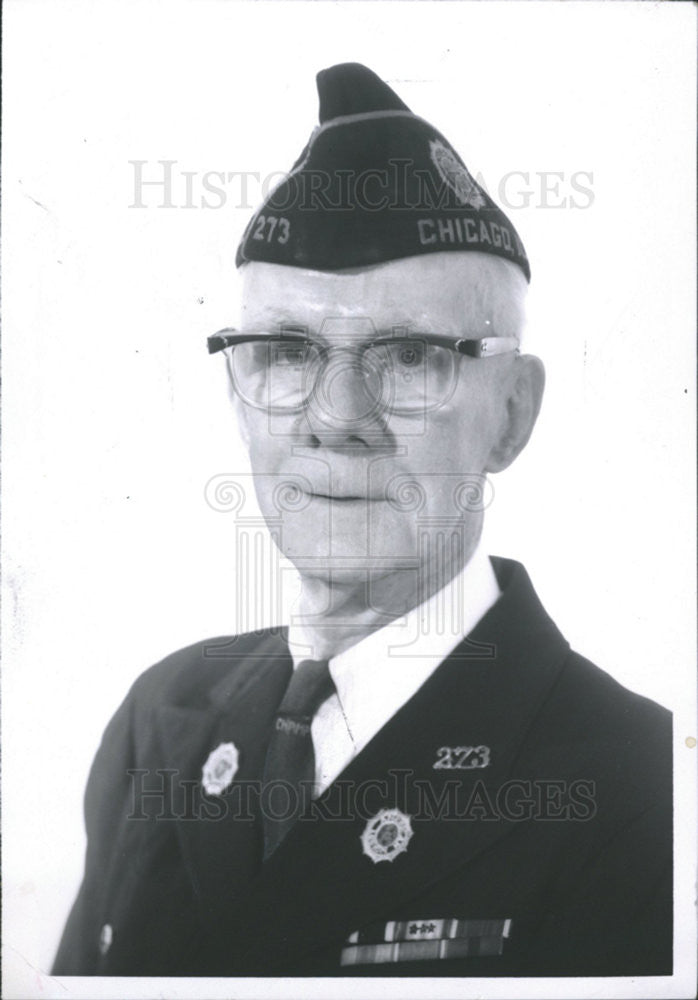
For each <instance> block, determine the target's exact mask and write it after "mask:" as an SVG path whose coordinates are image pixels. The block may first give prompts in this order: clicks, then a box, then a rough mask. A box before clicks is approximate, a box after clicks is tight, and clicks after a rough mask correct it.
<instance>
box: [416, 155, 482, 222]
mask: <svg viewBox="0 0 698 1000" xmlns="http://www.w3.org/2000/svg"><path fill="white" fill-rule="evenodd" d="M429 151H430V152H431V158H432V161H433V163H434V166H435V167H436V169H437V170H438V172H439V175H440V177H441V179H442V180H443V181H445V182H446V184H448V186H449V187H450V188H451V190H452V191H455V194H456V198H457V199H458V201H459V202H460V203H461V205H470V206H472V208H483V207H484V206H485V205H486V204H487V202H486V201H485V199H484V198H483V197H482V193H481V192H480V191H479V190H478V187H477V185H476V183H475V181H474V180H473V179H472V177H471V176H470V174H469V173H468V171H467V169H466V168H465V167H464V166H463V164H462V163H461V162H460V160H459V159H458V158H457V157H456V155H455V153H454V152H453V150H451V149H449V148H448V146H445V145H444V144H443V142H439V141H438V140H437V141H436V142H430V143H429Z"/></svg>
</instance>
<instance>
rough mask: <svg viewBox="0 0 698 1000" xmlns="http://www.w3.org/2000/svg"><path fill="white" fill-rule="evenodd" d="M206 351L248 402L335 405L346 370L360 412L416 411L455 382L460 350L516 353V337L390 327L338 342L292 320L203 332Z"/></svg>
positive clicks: (441, 397)
mask: <svg viewBox="0 0 698 1000" xmlns="http://www.w3.org/2000/svg"><path fill="white" fill-rule="evenodd" d="M208 351H209V354H216V353H218V352H219V351H225V352H226V356H227V361H228V369H229V372H230V377H231V379H232V382H233V385H234V387H235V390H236V392H237V393H238V395H239V396H240V397H241V399H242V400H243V401H244V402H245V403H248V404H249V405H250V406H253V407H256V408H257V409H262V410H268V411H271V412H277V413H287V412H292V411H295V410H300V409H303V408H304V407H306V406H307V405H309V404H310V403H314V404H316V405H319V406H320V407H323V408H327V407H329V408H330V410H334V411H336V410H337V398H338V397H337V390H338V386H339V385H341V384H342V382H343V380H345V379H346V378H347V377H350V378H352V379H353V380H354V382H353V384H354V385H355V386H356V387H358V388H357V389H356V390H355V391H356V393H357V394H359V395H361V396H363V399H364V404H365V413H362V414H361V416H362V419H365V418H366V416H367V415H368V414H369V412H374V411H375V410H378V409H380V410H389V411H390V412H393V413H415V412H422V413H423V412H424V411H425V410H431V409H435V408H437V407H439V406H442V405H443V404H444V403H445V402H446V401H447V400H448V399H449V398H450V396H451V394H452V393H453V390H454V389H455V386H456V382H457V378H458V366H459V365H460V363H461V362H462V360H463V358H464V357H467V358H470V359H481V358H489V357H494V356H496V355H501V354H511V353H514V352H516V353H518V340H517V338H516V337H481V338H476V339H460V340H453V339H452V338H450V337H445V336H440V335H438V334H433V333H426V334H425V333H414V334H413V333H407V332H406V331H405V329H404V328H397V329H396V331H395V333H394V335H393V336H380V337H377V338H374V339H371V340H368V341H364V342H363V343H360V344H351V345H349V346H341V347H338V346H334V345H327V344H324V343H321V342H319V341H316V340H312V339H310V338H309V337H308V336H307V335H306V334H305V333H304V332H302V331H300V330H299V329H298V328H282V330H281V331H280V332H279V333H270V332H259V333H240V332H238V331H237V330H233V329H231V328H226V329H224V330H219V331H218V333H215V334H213V336H211V337H209V338H208ZM359 409H361V404H359ZM354 412H355V410H354Z"/></svg>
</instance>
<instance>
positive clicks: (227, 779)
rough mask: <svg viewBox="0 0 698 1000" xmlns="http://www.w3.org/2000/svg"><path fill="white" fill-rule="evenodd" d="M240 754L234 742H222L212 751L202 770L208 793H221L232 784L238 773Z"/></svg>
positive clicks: (202, 780) (202, 778)
mask: <svg viewBox="0 0 698 1000" xmlns="http://www.w3.org/2000/svg"><path fill="white" fill-rule="evenodd" d="M239 756H240V755H239V754H238V750H237V747H236V746H235V744H234V743H221V744H220V746H217V747H216V749H215V750H212V751H211V753H210V754H209V755H208V758H207V760H206V763H205V764H204V766H203V770H202V772H201V783H202V784H203V786H204V791H205V792H206V794H207V795H220V794H221V792H224V791H225V790H226V788H228V787H229V786H230V784H231V782H232V780H233V778H234V777H235V775H236V773H237V769H238V759H239Z"/></svg>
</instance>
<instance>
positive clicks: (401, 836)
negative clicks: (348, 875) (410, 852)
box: [361, 809, 413, 864]
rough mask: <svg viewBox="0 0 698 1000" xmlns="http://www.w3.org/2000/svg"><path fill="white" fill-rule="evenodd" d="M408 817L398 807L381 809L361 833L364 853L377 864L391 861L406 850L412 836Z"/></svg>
mask: <svg viewBox="0 0 698 1000" xmlns="http://www.w3.org/2000/svg"><path fill="white" fill-rule="evenodd" d="M412 833H413V830H412V824H411V822H410V817H409V816H406V815H405V813H403V812H401V811H400V810H399V809H381V811H380V812H379V813H376V815H375V816H374V817H373V819H370V820H369V821H368V823H367V824H366V828H365V830H364V832H363V833H362V834H361V844H362V846H363V851H364V854H366V855H368V857H369V858H370V859H371V861H373V863H374V864H378V862H379V861H392V860H393V859H394V858H396V857H397V856H398V854H402V853H403V852H404V851H406V850H407V845H408V844H409V842H410V839H411V837H412Z"/></svg>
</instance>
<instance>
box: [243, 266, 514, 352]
mask: <svg viewBox="0 0 698 1000" xmlns="http://www.w3.org/2000/svg"><path fill="white" fill-rule="evenodd" d="M242 281H243V289H242V316H241V325H242V327H243V329H246V330H247V329H249V330H251V329H269V330H270V331H272V330H273V329H275V328H276V329H278V326H279V325H280V324H298V325H300V326H303V327H305V328H307V329H308V331H309V332H312V333H316V334H317V333H319V332H320V330H322V329H326V328H327V326H328V321H333V320H335V321H337V322H335V323H332V322H330V327H331V328H337V329H340V328H341V327H342V326H343V325H346V324H342V322H341V321H342V320H344V321H352V322H353V323H356V321H359V320H360V321H362V322H361V324H360V325H361V326H362V327H365V325H366V323H367V322H369V323H372V324H373V326H374V327H375V328H376V330H390V329H392V328H393V327H396V326H398V327H402V326H405V327H408V328H410V329H411V330H414V331H422V332H428V331H432V332H439V333H444V334H448V335H453V336H456V337H458V336H463V334H464V333H466V332H467V333H469V334H470V335H473V336H475V335H484V334H492V333H494V334H495V335H498V336H520V335H521V332H522V329H523V325H524V305H525V298H526V294H527V288H528V286H527V284H526V281H525V279H524V277H523V275H522V274H520V272H519V269H518V268H516V267H515V266H514V265H512V264H510V263H509V262H508V261H505V260H502V259H501V258H497V257H492V256H489V255H487V254H480V253H472V252H471V253H463V254H458V253H443V254H431V255H428V256H419V257H407V258H404V259H401V260H394V261H388V262H387V263H383V264H378V265H376V266H374V267H365V268H357V269H353V270H347V271H312V270H306V269H304V268H298V267H288V266H285V265H281V264H269V263H262V262H251V263H248V264H246V265H245V266H244V267H243V268H242Z"/></svg>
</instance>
